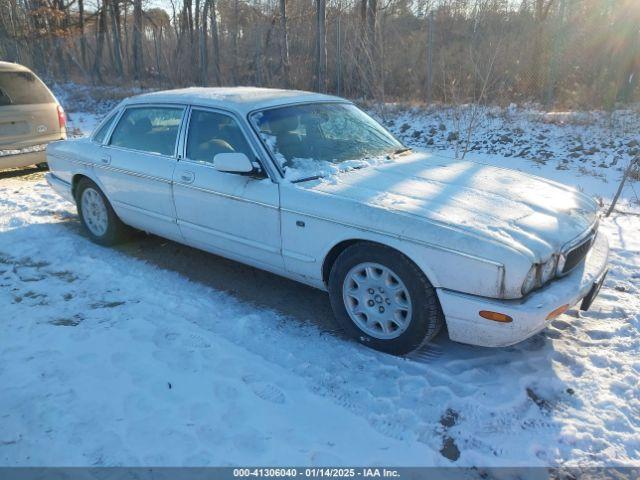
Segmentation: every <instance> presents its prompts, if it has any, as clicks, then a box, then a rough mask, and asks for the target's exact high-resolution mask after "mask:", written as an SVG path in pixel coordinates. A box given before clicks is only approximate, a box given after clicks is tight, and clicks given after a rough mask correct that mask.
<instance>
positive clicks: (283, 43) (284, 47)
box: [279, 0, 291, 88]
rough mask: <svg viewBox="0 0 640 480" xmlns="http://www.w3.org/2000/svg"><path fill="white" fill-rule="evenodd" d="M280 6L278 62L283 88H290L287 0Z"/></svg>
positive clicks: (281, 2) (280, 1)
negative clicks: (282, 78) (282, 77)
mask: <svg viewBox="0 0 640 480" xmlns="http://www.w3.org/2000/svg"><path fill="white" fill-rule="evenodd" d="M279 4H280V61H281V63H282V73H283V75H284V86H285V87H286V88H290V87H291V66H290V65H289V33H288V32H287V0H279Z"/></svg>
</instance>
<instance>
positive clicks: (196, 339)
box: [182, 334, 211, 348]
mask: <svg viewBox="0 0 640 480" xmlns="http://www.w3.org/2000/svg"><path fill="white" fill-rule="evenodd" d="M182 343H183V344H184V345H185V346H187V347H191V348H209V347H211V343H209V341H207V339H206V338H204V337H201V336H200V335H196V334H192V335H189V336H188V337H187V338H185V339H184V340H183V341H182Z"/></svg>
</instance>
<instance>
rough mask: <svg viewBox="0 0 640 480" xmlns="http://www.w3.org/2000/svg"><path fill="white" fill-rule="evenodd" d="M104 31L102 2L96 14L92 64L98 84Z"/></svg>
mask: <svg viewBox="0 0 640 480" xmlns="http://www.w3.org/2000/svg"><path fill="white" fill-rule="evenodd" d="M138 1H139V0H138ZM106 31H107V9H106V8H105V4H104V1H103V3H102V8H101V9H100V13H99V14H98V27H97V38H96V58H95V61H94V63H93V75H94V78H97V79H98V81H100V82H101V81H102V72H101V67H102V52H103V51H104V38H105V34H106Z"/></svg>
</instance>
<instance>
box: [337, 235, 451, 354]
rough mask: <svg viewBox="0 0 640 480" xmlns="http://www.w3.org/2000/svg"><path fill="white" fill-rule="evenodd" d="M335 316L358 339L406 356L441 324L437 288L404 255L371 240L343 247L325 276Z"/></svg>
mask: <svg viewBox="0 0 640 480" xmlns="http://www.w3.org/2000/svg"><path fill="white" fill-rule="evenodd" d="M329 296H330V298H331V306H332V308H333V312H334V314H335V317H336V320H337V321H338V323H339V324H340V326H341V327H342V328H343V329H344V330H345V331H346V332H347V333H348V334H349V335H350V336H351V337H353V338H354V339H355V340H357V341H358V342H360V343H362V344H364V345H367V346H369V347H372V348H374V349H376V350H380V351H383V352H386V353H390V354H393V355H404V354H407V353H409V352H411V351H413V350H415V349H417V348H418V347H420V346H421V345H422V344H424V343H425V342H427V341H429V340H431V339H433V338H434V337H435V336H436V335H437V334H438V332H439V331H440V330H441V328H442V326H443V325H444V315H443V314H442V308H441V307H440V302H439V301H438V296H437V294H436V291H435V289H434V288H433V286H432V285H431V283H430V282H429V280H427V278H426V277H425V275H424V274H423V273H422V271H421V270H420V269H419V268H418V267H417V266H416V265H415V264H414V263H413V262H412V261H411V260H409V259H408V258H407V257H405V256H404V255H403V254H401V253H399V252H397V251H396V250H393V249H391V248H388V247H385V246H383V245H378V244H375V243H369V242H362V243H357V244H355V245H353V246H351V247H348V248H347V249H345V250H344V251H343V252H342V253H341V254H340V255H339V256H338V258H337V259H336V261H335V263H334V265H333V267H332V268H331V273H330V274H329Z"/></svg>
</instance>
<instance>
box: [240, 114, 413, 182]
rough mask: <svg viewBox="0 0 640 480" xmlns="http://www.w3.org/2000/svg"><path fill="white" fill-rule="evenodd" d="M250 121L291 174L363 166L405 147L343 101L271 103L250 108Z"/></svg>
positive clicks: (370, 119) (307, 173)
mask: <svg viewBox="0 0 640 480" xmlns="http://www.w3.org/2000/svg"><path fill="white" fill-rule="evenodd" d="M251 121H252V123H253V125H254V126H255V128H256V129H257V130H258V131H259V132H260V136H261V137H262V139H263V140H264V142H265V144H266V145H267V148H269V150H270V151H271V154H272V155H273V156H274V157H275V159H276V161H277V162H278V164H279V166H280V168H281V170H282V171H283V172H284V173H285V177H287V178H290V179H295V178H302V177H305V176H306V177H312V176H324V175H326V174H328V173H331V172H335V171H338V170H343V169H348V168H354V167H358V166H364V165H365V164H366V163H367V161H369V160H373V159H379V158H380V157H384V156H389V155H391V154H393V153H395V152H398V151H400V150H404V147H403V145H402V144H401V143H400V142H399V141H398V140H396V139H395V138H394V137H393V136H392V135H391V134H390V133H389V132H387V131H386V130H385V129H384V128H383V127H382V126H381V125H380V124H379V123H378V122H376V121H375V120H373V119H372V118H371V117H369V116H368V115H367V114H366V113H364V112H363V111H361V110H360V109H358V108H357V107H355V106H354V105H351V104H347V103H313V104H305V105H292V106H287V107H280V108H273V109H269V110H263V111H260V112H257V113H254V114H253V115H252V116H251ZM294 177H295V178H294Z"/></svg>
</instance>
